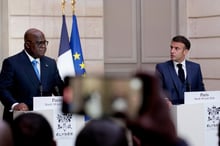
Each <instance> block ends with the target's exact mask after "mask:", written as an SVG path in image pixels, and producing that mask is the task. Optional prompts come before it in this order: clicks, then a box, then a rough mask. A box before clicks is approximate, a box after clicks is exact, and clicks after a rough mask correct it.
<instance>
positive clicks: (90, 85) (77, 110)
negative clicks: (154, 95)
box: [62, 76, 143, 118]
mask: <svg viewBox="0 0 220 146" xmlns="http://www.w3.org/2000/svg"><path fill="white" fill-rule="evenodd" d="M65 84H66V86H65V88H64V90H63V107H62V109H63V112H65V113H74V114H85V115H88V116H90V117H91V118H98V117H103V116H114V115H116V114H118V113H120V114H123V115H125V116H126V117H129V118H135V117H136V115H137V113H138V110H139V108H140V106H141V103H142V86H143V84H142V81H141V80H140V79H138V78H134V77H133V78H129V77H118V76H117V77H112V76H111V77H110V76H109V77H107V76H90V77H66V78H65Z"/></svg>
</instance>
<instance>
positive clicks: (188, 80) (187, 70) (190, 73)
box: [186, 61, 193, 85]
mask: <svg viewBox="0 0 220 146" xmlns="http://www.w3.org/2000/svg"><path fill="white" fill-rule="evenodd" d="M186 73H187V77H186V80H187V83H188V84H190V85H191V81H192V79H191V75H192V73H193V68H192V66H191V65H190V63H189V61H186Z"/></svg>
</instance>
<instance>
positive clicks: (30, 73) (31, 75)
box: [22, 51, 39, 87]
mask: <svg viewBox="0 0 220 146" xmlns="http://www.w3.org/2000/svg"><path fill="white" fill-rule="evenodd" d="M22 63H23V65H22V67H23V71H24V72H25V74H26V75H27V78H28V79H29V80H30V81H31V82H32V83H33V85H34V86H36V87H38V86H39V80H38V78H37V75H36V73H35V71H34V68H33V66H32V64H31V62H30V60H29V58H28V56H27V54H26V53H25V52H24V51H23V52H22Z"/></svg>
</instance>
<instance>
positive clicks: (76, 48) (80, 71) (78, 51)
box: [70, 14, 86, 76]
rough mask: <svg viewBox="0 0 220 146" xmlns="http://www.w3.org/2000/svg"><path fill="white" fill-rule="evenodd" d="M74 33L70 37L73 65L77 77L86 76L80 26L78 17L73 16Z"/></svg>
mask: <svg viewBox="0 0 220 146" xmlns="http://www.w3.org/2000/svg"><path fill="white" fill-rule="evenodd" d="M72 20H73V21H72V32H71V37H70V48H71V51H72V57H73V63H74V68H75V75H76V76H85V74H86V69H85V63H84V59H83V53H82V48H81V43H80V37H79V31H78V25H77V19H76V15H75V14H74V15H73V16H72Z"/></svg>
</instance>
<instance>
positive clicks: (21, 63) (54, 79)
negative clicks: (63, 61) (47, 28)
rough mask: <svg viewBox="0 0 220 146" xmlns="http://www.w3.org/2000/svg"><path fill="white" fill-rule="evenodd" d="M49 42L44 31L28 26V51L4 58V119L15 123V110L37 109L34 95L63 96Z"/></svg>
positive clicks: (0, 90)
mask: <svg viewBox="0 0 220 146" xmlns="http://www.w3.org/2000/svg"><path fill="white" fill-rule="evenodd" d="M47 45H48V41H47V40H46V38H45V35H44V33H43V32H42V31H40V30H39V29H36V28H31V29H28V30H27V31H26V32H25V34H24V50H22V51H21V52H19V53H18V54H16V55H14V56H11V57H8V58H6V59H5V60H4V61H3V64H2V70H1V73H0V97H1V98H0V100H1V102H2V103H3V105H4V107H5V108H4V113H3V119H4V120H6V121H8V122H9V123H11V121H12V119H13V118H12V117H13V114H12V113H13V112H12V111H27V110H32V109H33V97H36V96H51V95H60V94H62V90H63V81H62V80H61V78H60V75H59V73H58V69H57V65H56V61H55V60H54V59H52V58H49V57H47V56H45V53H46V50H47Z"/></svg>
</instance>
